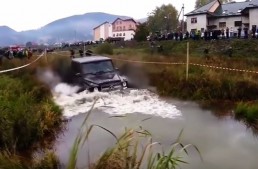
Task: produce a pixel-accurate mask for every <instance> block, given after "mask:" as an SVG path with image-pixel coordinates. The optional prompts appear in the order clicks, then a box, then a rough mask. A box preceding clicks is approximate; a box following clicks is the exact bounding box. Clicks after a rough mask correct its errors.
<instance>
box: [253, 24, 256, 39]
mask: <svg viewBox="0 0 258 169" xmlns="http://www.w3.org/2000/svg"><path fill="white" fill-rule="evenodd" d="M255 32H256V26H255V25H254V26H253V27H252V37H253V38H255Z"/></svg>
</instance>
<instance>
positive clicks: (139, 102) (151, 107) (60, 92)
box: [53, 83, 181, 118]
mask: <svg viewBox="0 0 258 169" xmlns="http://www.w3.org/2000/svg"><path fill="white" fill-rule="evenodd" d="M77 90H78V87H76V86H75V87H72V86H69V85H67V84H63V83H61V84H58V85H57V86H56V87H55V88H54V90H53V93H54V100H55V102H56V103H57V104H58V105H59V106H61V107H62V108H63V113H64V116H65V117H73V116H76V115H78V114H80V113H86V112H87V111H88V110H90V108H91V107H92V105H93V103H94V100H95V99H96V98H99V99H98V101H97V102H96V104H95V107H94V108H95V109H99V110H101V111H103V112H105V113H108V114H110V115H125V114H129V113H143V114H149V115H155V116H160V117H163V118H176V117H179V116H181V113H180V111H179V110H178V109H176V107H175V106H174V105H172V104H169V103H167V102H165V101H163V100H161V99H159V97H158V96H157V95H156V94H154V93H151V92H150V91H148V90H128V92H125V93H121V92H110V93H102V92H94V93H87V92H81V93H79V94H76V93H75V92H76V91H77Z"/></svg>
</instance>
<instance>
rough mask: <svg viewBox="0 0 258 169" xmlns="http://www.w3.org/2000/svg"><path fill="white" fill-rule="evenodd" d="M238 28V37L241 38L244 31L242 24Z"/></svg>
mask: <svg viewBox="0 0 258 169" xmlns="http://www.w3.org/2000/svg"><path fill="white" fill-rule="evenodd" d="M237 30H238V34H237V38H238V39H240V37H241V31H242V28H241V26H240V27H239V28H238V29H237Z"/></svg>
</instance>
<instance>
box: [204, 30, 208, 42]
mask: <svg viewBox="0 0 258 169" xmlns="http://www.w3.org/2000/svg"><path fill="white" fill-rule="evenodd" d="M204 39H205V41H207V40H208V32H207V30H206V29H205V31H204Z"/></svg>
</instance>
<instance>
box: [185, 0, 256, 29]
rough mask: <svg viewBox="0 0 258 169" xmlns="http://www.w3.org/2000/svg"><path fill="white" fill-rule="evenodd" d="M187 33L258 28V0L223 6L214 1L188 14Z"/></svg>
mask: <svg viewBox="0 0 258 169" xmlns="http://www.w3.org/2000/svg"><path fill="white" fill-rule="evenodd" d="M185 16H187V31H188V32H190V31H192V30H201V31H202V32H203V31H204V30H221V29H224V30H225V29H226V28H229V29H231V30H232V31H233V32H235V33H236V32H237V29H238V28H239V27H241V28H248V29H249V30H252V28H253V27H255V28H256V29H257V28H258V0H246V1H244V2H234V1H233V2H230V3H226V4H222V3H221V2H220V1H219V0H214V1H212V2H211V3H209V4H206V5H204V6H202V7H200V8H198V9H196V10H194V11H192V12H190V13H188V14H186V15H185Z"/></svg>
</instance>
